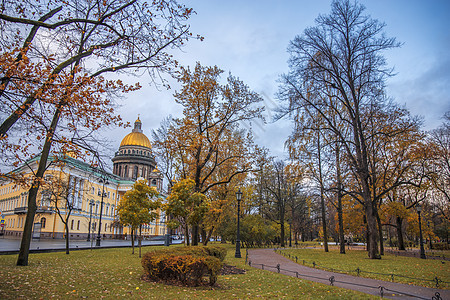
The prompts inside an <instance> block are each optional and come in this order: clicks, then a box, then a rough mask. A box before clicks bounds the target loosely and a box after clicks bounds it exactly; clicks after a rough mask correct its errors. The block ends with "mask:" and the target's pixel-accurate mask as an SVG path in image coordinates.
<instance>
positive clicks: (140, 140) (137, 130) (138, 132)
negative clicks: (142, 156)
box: [120, 117, 152, 148]
mask: <svg viewBox="0 0 450 300" xmlns="http://www.w3.org/2000/svg"><path fill="white" fill-rule="evenodd" d="M141 126H142V122H141V120H140V119H139V117H138V118H137V120H136V121H135V122H134V128H133V130H132V132H131V133H129V134H127V135H126V136H125V137H124V138H123V140H122V142H121V143H120V147H122V146H142V147H146V148H151V147H152V144H150V140H149V139H148V137H147V136H146V135H145V134H144V133H143V132H142V129H141Z"/></svg>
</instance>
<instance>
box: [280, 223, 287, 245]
mask: <svg viewBox="0 0 450 300" xmlns="http://www.w3.org/2000/svg"><path fill="white" fill-rule="evenodd" d="M280 219H281V218H280ZM280 223H281V224H280V227H281V228H280V247H281V248H284V247H285V246H286V244H285V241H284V239H285V237H286V236H285V232H284V229H285V228H284V217H283V219H281V220H280Z"/></svg>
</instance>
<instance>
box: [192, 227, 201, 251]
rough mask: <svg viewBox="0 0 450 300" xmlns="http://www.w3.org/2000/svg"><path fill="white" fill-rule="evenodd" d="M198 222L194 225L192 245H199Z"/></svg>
mask: <svg viewBox="0 0 450 300" xmlns="http://www.w3.org/2000/svg"><path fill="white" fill-rule="evenodd" d="M198 229H199V226H198V224H196V225H194V226H192V246H198Z"/></svg>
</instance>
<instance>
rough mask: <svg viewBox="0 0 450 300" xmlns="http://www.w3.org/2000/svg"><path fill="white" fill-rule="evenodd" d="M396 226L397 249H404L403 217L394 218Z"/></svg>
mask: <svg viewBox="0 0 450 300" xmlns="http://www.w3.org/2000/svg"><path fill="white" fill-rule="evenodd" d="M396 223H397V226H396V227H395V228H396V231H397V243H398V250H405V242H404V241H403V226H402V225H403V218H401V217H398V216H397V218H396Z"/></svg>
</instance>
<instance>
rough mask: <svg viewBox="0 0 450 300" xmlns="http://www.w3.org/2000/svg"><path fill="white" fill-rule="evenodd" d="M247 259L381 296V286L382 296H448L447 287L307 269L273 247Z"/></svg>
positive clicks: (271, 268) (252, 253) (255, 264)
mask: <svg viewBox="0 0 450 300" xmlns="http://www.w3.org/2000/svg"><path fill="white" fill-rule="evenodd" d="M248 260H249V262H250V263H251V266H252V267H255V268H258V269H261V268H262V265H264V270H269V271H273V272H278V270H277V268H276V266H277V264H280V273H281V274H284V275H289V276H294V277H295V276H296V275H297V274H296V273H295V272H298V278H302V279H306V280H311V281H314V282H319V283H323V284H327V285H329V284H330V282H331V281H330V278H334V282H333V284H334V285H335V286H338V287H342V288H346V289H350V290H355V291H359V292H363V293H366V294H371V295H375V296H380V287H383V294H384V297H386V298H390V299H432V297H433V296H436V292H438V293H439V294H440V297H441V298H442V299H450V290H442V289H432V288H426V287H421V286H414V285H408V284H402V283H395V282H388V281H381V280H375V279H369V278H363V277H355V276H351V275H346V274H341V273H333V272H328V271H324V270H320V269H314V268H309V267H306V266H303V265H300V264H297V263H295V262H293V261H291V260H290V259H287V258H285V257H284V256H282V255H280V254H277V253H275V252H274V251H273V249H249V250H248Z"/></svg>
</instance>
